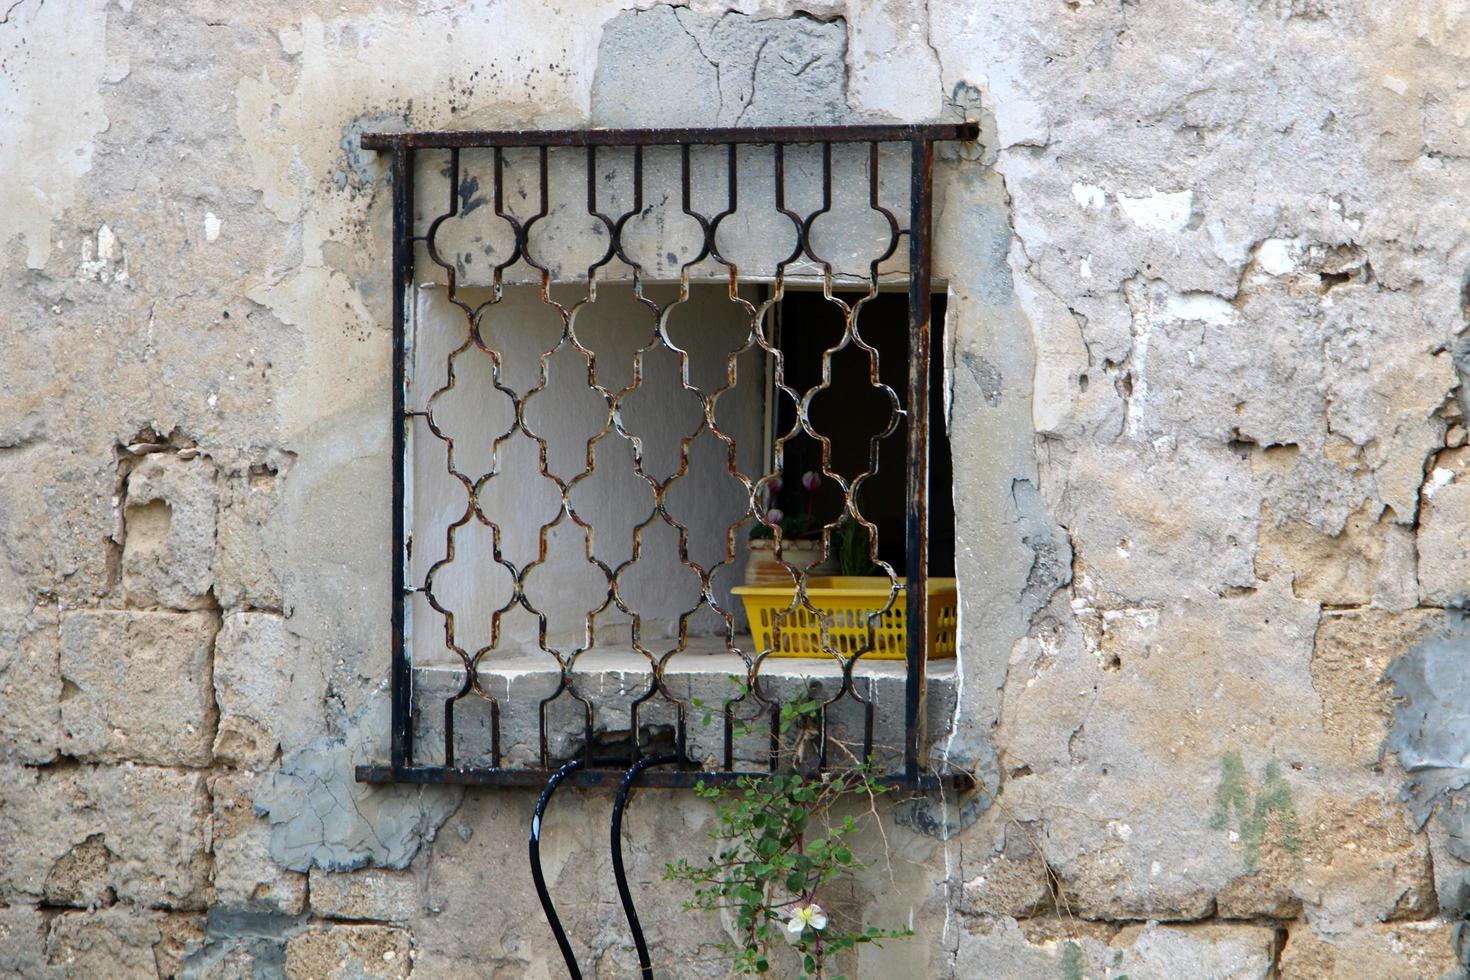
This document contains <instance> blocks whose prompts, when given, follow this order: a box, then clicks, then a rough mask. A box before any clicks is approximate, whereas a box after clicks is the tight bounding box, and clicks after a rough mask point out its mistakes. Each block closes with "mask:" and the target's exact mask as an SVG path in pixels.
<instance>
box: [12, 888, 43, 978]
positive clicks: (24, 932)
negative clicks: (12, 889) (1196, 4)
mask: <svg viewBox="0 0 1470 980" xmlns="http://www.w3.org/2000/svg"><path fill="white" fill-rule="evenodd" d="M47 975H48V970H47V965H46V918H45V916H43V915H42V914H41V910H40V909H38V908H36V907H35V906H34V905H11V906H8V907H4V908H0V976H5V977H44V976H47Z"/></svg>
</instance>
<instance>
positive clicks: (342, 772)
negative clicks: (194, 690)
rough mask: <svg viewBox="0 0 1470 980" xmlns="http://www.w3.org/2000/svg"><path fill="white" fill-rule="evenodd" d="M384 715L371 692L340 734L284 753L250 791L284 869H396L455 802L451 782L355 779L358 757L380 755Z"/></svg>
mask: <svg viewBox="0 0 1470 980" xmlns="http://www.w3.org/2000/svg"><path fill="white" fill-rule="evenodd" d="M389 720H390V714H389V706H388V701H387V698H386V697H379V698H377V699H376V700H375V701H374V702H373V703H372V704H371V705H370V706H369V708H368V709H367V710H366V711H365V712H363V713H362V714H361V715H360V716H358V717H357V718H356V719H354V721H353V723H352V724H351V725H350V726H349V731H350V732H351V733H352V734H350V735H349V736H348V737H347V738H346V739H336V738H330V737H327V738H320V739H317V740H316V741H314V742H311V743H310V744H308V745H306V746H304V747H302V748H300V749H297V750H296V751H294V752H292V753H290V754H289V755H287V756H286V758H285V759H284V760H283V761H282V763H281V768H280V771H279V772H274V773H271V774H270V775H269V776H267V777H266V779H265V780H264V782H263V783H262V784H261V787H260V789H259V790H258V791H257V792H256V795H255V809H256V812H257V813H259V814H260V815H261V816H264V817H266V818H267V819H268V820H269V821H270V824H271V844H270V849H271V856H272V857H273V858H275V860H276V862H277V863H278V864H280V865H281V866H282V867H284V868H288V869H290V870H292V871H306V870H308V869H310V868H312V867H317V868H322V869H323V870H326V871H352V870H356V869H357V868H363V867H367V866H368V865H376V866H377V867H381V868H403V867H407V866H408V863H409V862H410V861H411V860H413V856H414V855H415V854H417V853H418V850H419V848H420V847H421V846H423V845H424V844H427V843H430V842H432V841H433V839H434V835H435V834H436V833H437V832H438V830H439V827H440V826H442V825H443V823H444V821H445V820H447V819H449V816H450V815H451V814H452V813H454V811H455V810H457V809H458V808H459V803H460V799H461V798H462V797H463V795H464V791H463V789H462V788H460V787H451V786H423V787H421V786H414V785H410V784H401V785H394V786H372V785H368V784H365V783H359V782H357V781H356V780H355V778H354V769H355V767H356V766H357V765H358V764H361V763H368V762H378V761H381V760H382V759H384V758H386V757H387V754H388V746H387V745H386V744H385V742H386V735H387V732H388V726H389Z"/></svg>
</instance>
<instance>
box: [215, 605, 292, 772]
mask: <svg viewBox="0 0 1470 980" xmlns="http://www.w3.org/2000/svg"><path fill="white" fill-rule="evenodd" d="M295 667H296V641H295V638H294V637H293V636H292V635H291V633H290V631H289V630H287V629H286V624H285V621H284V620H283V619H282V618H281V617H280V616H279V615H277V614H275V613H261V612H232V613H227V614H226V615H225V617H224V621H223V623H222V625H221V627H220V632H219V636H218V637H217V638H216V640H215V646H214V696H215V701H216V702H217V704H218V705H219V730H218V733H217V734H216V735H215V739H214V755H215V758H216V760H217V761H219V762H222V763H225V764H227V765H234V766H240V767H241V768H245V769H256V770H259V769H264V768H266V767H267V766H269V765H270V764H271V762H272V760H274V759H275V757H276V749H277V748H278V747H279V745H280V737H279V734H278V732H277V724H278V722H279V721H280V717H281V712H282V710H283V707H284V704H285V700H286V694H287V692H288V690H289V689H290V686H291V674H292V672H293V671H294V669H295Z"/></svg>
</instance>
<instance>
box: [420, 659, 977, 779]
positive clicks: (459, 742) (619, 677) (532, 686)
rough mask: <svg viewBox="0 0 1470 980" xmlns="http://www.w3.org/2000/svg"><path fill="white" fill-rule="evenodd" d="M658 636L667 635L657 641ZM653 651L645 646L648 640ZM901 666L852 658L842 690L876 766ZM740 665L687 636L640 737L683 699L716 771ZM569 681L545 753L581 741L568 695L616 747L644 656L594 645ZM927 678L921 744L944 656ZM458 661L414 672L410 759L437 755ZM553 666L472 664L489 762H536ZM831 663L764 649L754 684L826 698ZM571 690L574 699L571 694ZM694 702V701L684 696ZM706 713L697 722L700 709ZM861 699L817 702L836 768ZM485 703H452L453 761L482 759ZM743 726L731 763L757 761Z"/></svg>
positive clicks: (931, 724) (438, 759)
mask: <svg viewBox="0 0 1470 980" xmlns="http://www.w3.org/2000/svg"><path fill="white" fill-rule="evenodd" d="M663 642H664V643H665V644H669V643H670V642H671V641H667V640H665V641H663ZM648 645H649V646H650V647H651V648H653V649H658V646H657V645H656V644H653V643H650V644H648ZM736 645H737V647H739V648H740V649H743V650H749V649H752V648H753V644H751V642H750V638H749V637H748V636H740V637H737V638H736ZM905 668H906V664H905V663H904V662H903V661H899V660H867V659H864V660H861V661H859V663H858V665H857V666H856V667H855V668H854V670H853V688H854V691H855V692H856V693H857V694H858V696H859V697H861V698H862V699H863V700H864V701H867V702H869V703H871V704H872V705H873V744H874V756H875V761H876V762H877V764H878V765H879V767H880V768H885V769H896V768H897V767H898V766H899V765H900V763H901V760H902V749H901V746H902V741H903V729H904V724H903V710H904V707H903V706H904V687H905ZM745 670H746V668H745V662H744V660H742V658H741V657H739V656H737V655H736V654H733V653H729V652H728V651H726V650H725V648H724V643H723V640H722V639H721V638H719V637H699V638H691V639H690V641H689V649H687V650H685V651H682V652H680V653H678V654H676V655H674V656H673V657H671V658H670V659H669V660H668V663H667V665H666V667H665V669H664V675H663V676H664V688H665V690H666V691H667V692H668V695H669V697H664V696H662V695H661V694H659V693H654V694H653V695H652V696H651V697H649V698H648V699H647V700H645V701H643V702H642V704H641V705H640V706H639V708H638V727H639V730H640V732H641V733H642V739H643V740H644V741H645V742H647V741H648V740H649V739H650V738H651V739H653V740H654V741H657V740H659V739H660V738H662V739H665V740H669V739H671V738H672V733H673V731H674V726H675V724H676V721H677V709H676V707H675V704H674V702H673V701H672V700H670V698H677V699H678V700H679V701H681V702H683V703H684V705H685V724H686V726H687V738H688V751H689V754H690V756H691V757H692V758H694V759H696V760H705V761H706V762H707V763H708V764H709V765H710V767H711V768H718V764H719V762H720V761H721V759H722V751H723V750H722V746H723V738H724V729H723V719H722V706H723V704H724V702H725V701H727V700H730V699H732V698H734V697H736V696H738V695H739V693H740V689H739V685H738V684H737V683H736V682H735V681H732V680H731V678H732V676H733V677H743V676H744V674H745ZM572 678H573V679H572V684H571V689H570V690H564V691H562V692H561V693H560V695H559V696H556V697H555V700H552V701H550V702H549V703H547V706H546V729H547V733H548V744H547V748H548V750H549V753H550V756H551V761H552V762H553V763H556V762H558V761H559V760H566V759H569V758H574V757H576V755H577V753H578V752H579V751H580V750H581V748H582V742H583V739H584V730H585V728H584V723H583V721H582V718H583V713H584V710H585V709H584V706H583V704H582V702H581V701H579V700H577V697H581V698H585V699H587V700H589V701H591V702H592V703H593V704H594V705H595V708H596V710H595V713H594V730H593V736H594V740H595V742H597V743H599V744H604V745H607V746H619V745H621V746H626V743H627V740H628V738H629V733H630V729H631V719H632V710H633V704H634V702H635V701H637V700H638V699H640V698H642V697H643V696H644V695H645V694H646V693H647V692H648V691H649V690H650V688H651V686H652V673H651V670H650V667H649V663H648V659H647V658H646V657H645V656H643V655H642V654H640V653H638V652H637V651H635V650H633V649H632V648H631V647H626V646H624V647H616V646H612V647H604V646H598V647H595V648H593V649H592V650H589V651H588V652H587V653H585V654H583V655H582V656H581V657H579V658H578V659H577V661H576V664H575V665H574V667H573V674H572ZM926 678H927V682H926V685H925V690H926V703H927V708H926V711H927V733H926V737H927V742H928V744H931V745H932V744H938V743H939V742H940V741H941V740H942V739H943V736H944V734H945V732H946V731H947V730H948V727H949V722H950V718H951V716H952V714H953V709H954V699H955V691H956V686H957V685H956V679H957V668H956V659H955V658H947V659H942V660H931V661H929V664H928V668H927V671H926ZM464 679H465V672H464V668H463V667H462V666H459V665H450V664H436V665H433V666H424V667H418V668H415V670H414V698H415V702H416V705H415V707H416V711H415V715H416V719H417V722H418V727H417V729H416V737H415V745H416V746H417V750H416V754H417V761H418V762H420V763H421V764H428V765H439V764H442V762H443V746H444V705H445V702H446V700H447V699H449V698H452V697H454V696H455V695H456V694H457V693H458V692H459V691H460V689H461V688H462V687H463V685H464ZM559 682H560V668H559V666H558V664H557V662H556V660H555V658H553V657H552V656H551V655H549V654H545V653H527V654H514V655H504V654H501V655H495V654H491V655H487V656H486V657H485V658H484V659H483V660H482V661H481V663H480V667H479V685H480V687H481V688H482V689H483V690H484V691H485V692H486V693H488V694H489V695H490V696H492V697H494V698H496V699H497V700H498V701H499V704H500V724H501V738H502V743H501V751H502V760H501V764H502V766H505V767H537V766H540V764H541V756H540V751H541V750H540V736H539V734H538V733H539V726H540V715H541V710H542V709H541V705H542V702H543V701H545V700H546V699H548V698H552V697H553V696H554V695H556V692H557V686H558V684H559ZM842 683H843V681H842V667H841V666H840V665H839V664H838V663H837V662H836V661H835V660H832V659H816V658H811V659H808V658H786V657H767V658H766V659H765V660H764V661H762V663H761V667H760V672H759V686H760V692H761V694H763V695H764V696H765V697H766V698H767V699H768V700H770V701H772V702H776V703H780V702H783V701H787V700H790V699H792V698H794V697H797V696H800V695H801V694H802V693H803V692H806V691H810V692H812V693H813V694H815V695H817V696H819V697H822V698H836V697H837V695H838V694H839V692H841V690H842ZM574 695H576V696H574ZM696 700H698V701H700V702H702V703H703V704H704V705H705V706H706V707H704V708H701V707H695V706H694V704H693V702H694V701H696ZM732 710H733V714H734V716H735V718H736V719H737V720H741V721H746V722H751V723H753V724H754V723H756V721H757V719H758V718H760V717H762V716H761V714H760V710H761V706H760V705H759V703H758V702H756V701H755V699H753V698H751V697H747V698H745V700H744V701H742V702H738V703H737V704H736V705H735V707H734V708H733V709H732ZM707 712H708V713H709V714H710V715H711V717H710V721H709V724H707V725H706V724H705V723H704V716H705V714H706V713H707ZM864 715H865V711H864V706H863V704H861V703H860V702H859V701H857V700H856V699H855V698H854V697H853V696H852V694H850V693H844V694H842V696H841V697H840V698H838V699H837V700H836V701H834V703H833V704H832V705H831V707H830V708H829V709H828V719H827V724H828V739H829V750H828V756H829V761H830V762H831V763H832V764H834V765H839V764H841V763H842V761H843V760H844V759H845V758H846V756H847V753H852V754H853V756H854V757H856V756H857V755H859V754H860V752H861V746H862V742H863V730H864ZM490 720H491V710H490V704H489V702H488V701H486V700H485V699H484V698H482V697H480V696H478V695H476V694H475V693H473V692H471V693H470V694H468V695H466V696H465V697H464V698H461V699H459V700H458V701H456V702H455V707H454V729H455V739H454V741H455V764H456V765H461V766H484V765H489V764H490V744H491V743H490V736H491V725H490ZM754 728H755V729H756V731H755V733H754V734H752V735H749V736H747V737H745V738H740V739H736V742H735V751H734V755H735V762H736V765H737V767H738V768H743V767H756V768H760V767H764V766H765V764H766V762H767V761H768V754H767V753H768V751H769V732H768V729H766V728H765V727H764V726H763V725H762V724H754Z"/></svg>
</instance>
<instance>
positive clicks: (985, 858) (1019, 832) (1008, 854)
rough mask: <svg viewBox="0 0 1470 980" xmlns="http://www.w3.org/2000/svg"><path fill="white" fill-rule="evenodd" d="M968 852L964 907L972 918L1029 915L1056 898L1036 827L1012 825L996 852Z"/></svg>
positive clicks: (966, 850) (963, 891)
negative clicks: (1042, 855) (973, 853)
mask: <svg viewBox="0 0 1470 980" xmlns="http://www.w3.org/2000/svg"><path fill="white" fill-rule="evenodd" d="M972 851H973V848H971V847H969V846H967V847H966V848H965V851H964V859H965V860H964V865H963V874H964V884H963V885H962V888H961V892H960V908H961V909H962V910H963V911H964V912H966V913H968V914H970V915H992V916H998V915H1012V916H1018V917H1021V916H1029V915H1034V914H1035V913H1036V912H1037V911H1039V910H1040V909H1042V908H1044V907H1045V906H1046V905H1047V904H1048V903H1049V902H1050V901H1051V899H1052V897H1053V896H1052V886H1051V882H1050V880H1049V875H1048V872H1047V868H1046V862H1045V861H1044V860H1042V857H1041V851H1040V849H1039V848H1038V846H1037V839H1036V834H1035V830H1034V828H1030V827H1026V826H1023V825H1020V824H1008V825H1007V826H1005V827H1004V829H1003V830H1002V831H1001V839H1000V840H999V841H998V842H997V846H996V847H995V848H993V849H989V850H986V851H984V852H982V853H981V854H980V855H979V856H975V857H972Z"/></svg>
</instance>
